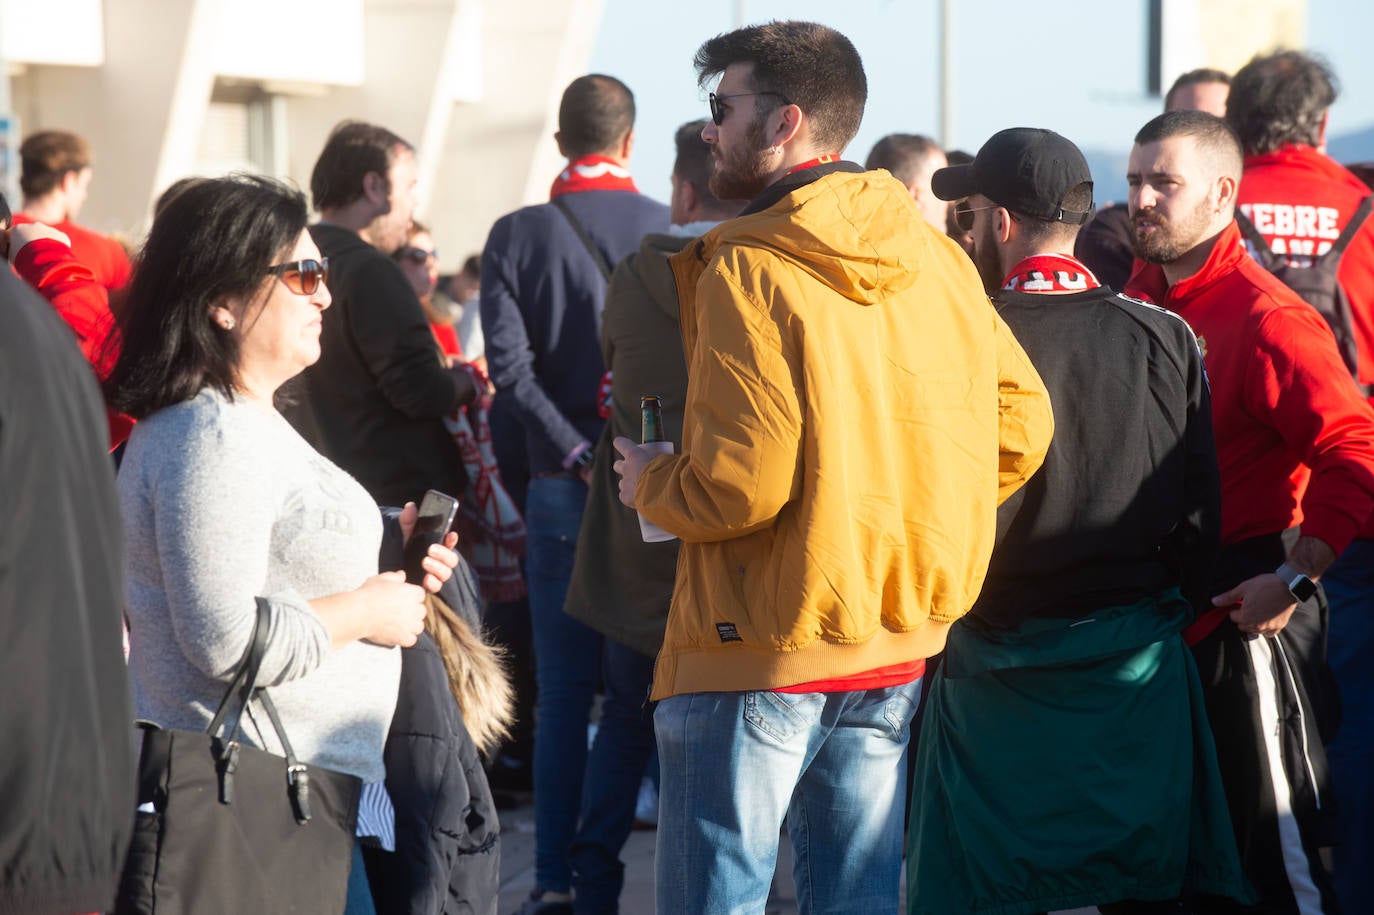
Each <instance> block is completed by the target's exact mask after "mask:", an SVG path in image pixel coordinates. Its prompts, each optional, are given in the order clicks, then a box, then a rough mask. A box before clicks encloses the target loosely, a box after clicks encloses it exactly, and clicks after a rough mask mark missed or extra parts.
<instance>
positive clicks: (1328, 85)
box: [1226, 51, 1339, 156]
mask: <svg viewBox="0 0 1374 915" xmlns="http://www.w3.org/2000/svg"><path fill="white" fill-rule="evenodd" d="M1338 91H1339V90H1338V87H1337V85H1336V74H1335V73H1333V72H1332V70H1331V67H1330V66H1329V65H1328V64H1327V63H1326V61H1324V60H1322V59H1321V58H1320V57H1316V56H1313V55H1311V54H1304V53H1302V52H1301V51H1278V52H1276V53H1274V54H1259V55H1256V56H1255V57H1253V58H1251V60H1250V62H1249V63H1248V64H1246V65H1245V66H1243V67H1241V68H1240V71H1239V72H1237V73H1236V75H1235V76H1234V77H1232V78H1231V94H1230V95H1229V96H1227V99H1226V121H1227V123H1229V124H1230V125H1231V127H1232V129H1234V130H1235V132H1236V135H1237V136H1239V137H1240V143H1241V147H1242V148H1243V149H1244V150H1245V154H1246V155H1248V156H1249V155H1258V154H1261V153H1270V152H1274V151H1275V150H1278V149H1281V148H1282V147H1284V146H1287V145H1289V144H1290V143H1304V144H1306V145H1308V146H1316V145H1318V144H1319V143H1320V142H1321V133H1322V117H1323V116H1324V115H1325V114H1326V110H1327V109H1328V108H1330V107H1331V105H1332V103H1333V102H1335V101H1336V94H1337V92H1338Z"/></svg>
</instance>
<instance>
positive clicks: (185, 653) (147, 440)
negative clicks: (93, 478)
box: [119, 389, 401, 782]
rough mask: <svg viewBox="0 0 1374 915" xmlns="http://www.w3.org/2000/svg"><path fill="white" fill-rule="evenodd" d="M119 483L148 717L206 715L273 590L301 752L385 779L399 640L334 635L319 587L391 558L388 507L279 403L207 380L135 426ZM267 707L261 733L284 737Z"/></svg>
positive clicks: (266, 668)
mask: <svg viewBox="0 0 1374 915" xmlns="http://www.w3.org/2000/svg"><path fill="white" fill-rule="evenodd" d="M119 494H120V503H121V508H122V510H123V518H124V538H125V545H126V550H127V560H126V561H127V570H126V580H127V586H126V592H125V599H126V600H125V603H126V607H127V612H128V616H129V627H130V633H129V668H130V672H131V675H132V679H133V688H134V704H135V709H136V713H137V715H138V717H139V718H142V719H146V720H149V721H152V722H154V723H156V724H158V725H160V726H162V727H168V728H185V729H194V730H204V729H205V728H206V727H207V726H208V725H209V723H210V719H211V717H212V716H213V715H214V711H215V708H216V707H217V705H218V704H219V701H220V699H221V698H222V696H223V694H224V690H225V686H226V682H227V680H228V679H229V677H230V676H231V674H232V673H233V670H234V668H235V667H236V665H237V664H238V662H239V660H240V659H241V658H242V657H243V653H244V650H245V649H246V647H247V644H248V639H249V636H250V634H251V633H252V630H253V621H254V618H255V615H256V602H255V597H256V596H258V595H261V596H263V597H266V598H268V600H269V602H270V604H271V607H272V613H271V629H270V633H269V642H268V648H267V653H266V656H265V657H264V659H263V663H262V670H261V674H260V677H259V683H260V684H261V685H266V686H270V687H271V695H272V697H273V701H274V702H275V703H276V705H277V709H278V711H279V712H280V713H281V718H282V724H283V726H284V728H285V730H286V734H287V737H288V738H289V739H290V740H291V744H292V747H293V749H294V750H295V751H296V755H297V756H298V757H300V758H301V759H302V760H304V761H306V762H310V763H314V764H317V765H322V766H328V767H329V768H332V769H338V770H340V771H343V772H349V773H352V774H354V775H357V776H359V777H360V778H362V779H364V780H365V781H369V782H380V781H382V780H383V778H384V777H385V770H384V769H383V766H382V745H383V743H384V742H385V740H386V733H387V729H388V727H390V724H391V715H392V712H393V710H394V709H395V706H396V693H397V688H398V685H399V683H400V673H401V656H400V652H399V651H398V650H396V649H386V648H379V647H376V646H373V645H368V644H364V643H362V642H354V643H353V644H351V645H348V646H346V647H344V648H342V649H340V650H338V651H331V649H330V640H329V634H328V632H327V631H326V630H325V627H324V624H323V623H322V622H321V621H320V619H319V618H318V617H317V616H315V614H314V613H313V612H312V611H311V609H310V606H309V604H307V603H306V601H308V600H312V599H314V598H318V597H324V596H326V595H329V594H336V593H339V592H342V591H349V590H352V589H354V588H357V587H358V586H359V585H361V584H362V583H363V581H364V580H366V579H367V578H368V577H369V576H371V575H373V574H376V572H377V550H378V546H379V544H380V542H381V517H380V515H379V513H378V511H377V506H376V504H375V503H373V501H372V499H371V498H370V497H369V496H368V494H367V492H366V491H365V490H364V489H363V488H362V487H361V486H360V485H359V484H358V483H357V482H356V481H355V480H353V478H352V477H350V476H349V475H348V474H346V473H344V472H343V471H342V470H340V469H339V468H338V467H336V466H334V465H333V464H331V463H330V462H329V461H327V460H326V459H325V458H323V457H322V456H320V455H319V454H318V453H317V452H316V451H315V450H314V449H312V448H311V447H310V446H309V445H308V444H307V443H306V442H305V440H304V439H302V438H301V437H300V436H299V435H298V434H297V433H296V431H295V430H294V429H292V428H291V426H290V425H289V424H288V423H287V422H286V420H284V419H282V418H281V417H280V416H278V415H276V414H275V413H272V414H269V413H267V412H265V411H263V410H261V409H259V408H257V407H254V406H252V405H251V404H249V403H247V402H246V401H244V400H242V399H239V400H236V401H232V402H231V401H229V400H227V399H226V398H225V397H223V396H222V395H220V394H218V393H216V392H214V391H212V390H209V389H207V390H205V391H202V392H201V393H200V394H199V395H198V396H196V397H195V398H193V399H191V400H189V401H186V402H184V403H180V404H177V405H175V406H171V407H167V408H165V409H162V410H159V411H158V412H157V413H155V414H153V415H152V416H150V417H148V418H147V419H145V420H143V421H142V422H140V423H139V424H138V425H137V426H135V427H134V431H133V434H132V436H131V437H130V439H129V447H128V451H127V453H126V454H125V457H124V463H123V466H122V467H121V469H120V473H119ZM253 711H254V710H251V709H250V715H251V713H252V712H253ZM256 712H257V714H256V715H255V716H253V720H251V721H250V718H249V717H247V716H246V717H245V719H244V729H245V731H246V737H247V740H248V741H249V742H250V743H253V744H256V745H257V746H265V747H267V748H268V749H270V750H272V751H273V752H278V753H279V752H281V748H280V746H279V744H278V742H277V740H276V736H275V734H273V733H272V728H271V724H270V723H269V722H268V720H267V716H266V715H265V714H263V713H262V712H261V710H256ZM257 722H260V723H261V725H262V728H261V729H259V728H258V727H257V726H256V724H257ZM263 732H265V733H266V739H265V740H264V737H263Z"/></svg>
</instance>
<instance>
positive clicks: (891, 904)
mask: <svg viewBox="0 0 1374 915" xmlns="http://www.w3.org/2000/svg"><path fill="white" fill-rule="evenodd" d="M920 692H921V682H920V681H919V680H917V681H915V682H913V683H908V684H905V685H903V686H892V687H886V688H883V689H870V690H866V691H862V692H850V693H801V694H788V693H774V692H766V691H764V692H747V693H689V694H686V695H681V696H673V697H672V698H669V699H664V700H663V701H662V702H660V703H659V704H658V710H657V711H656V712H655V713H654V727H655V729H656V731H657V735H658V753H659V767H660V771H661V773H662V785H661V787H660V789H659V822H658V849H657V853H656V855H655V858H656V861H655V877H656V881H657V885H656V896H657V905H658V911H659V913H660V915H687V913H695V912H700V913H710V915H723V913H732V915H734V913H739V915H743V913H750V915H753V913H757V912H762V911H763V909H764V905H765V903H766V902H767V899H768V887H769V884H770V883H771V881H772V876H773V870H774V866H775V863H776V859H777V851H778V832H779V830H780V829H781V827H782V824H783V820H784V818H785V819H786V822H787V829H788V833H789V835H790V836H791V838H792V847H793V855H794V863H793V869H792V872H793V876H794V877H795V878H796V883H797V904H798V909H799V911H800V912H801V913H802V915H809V913H812V912H828V913H846V912H853V913H855V915H859V913H863V915H877V913H884V912H890V913H895V912H896V911H897V905H898V893H899V890H900V881H901V869H902V816H903V813H904V810H903V804H904V803H905V800H906V761H905V758H904V754H905V752H906V747H907V742H908V739H909V736H910V723H911V716H912V714H913V712H914V711H915V709H916V701H917V699H918V698H919V696H920Z"/></svg>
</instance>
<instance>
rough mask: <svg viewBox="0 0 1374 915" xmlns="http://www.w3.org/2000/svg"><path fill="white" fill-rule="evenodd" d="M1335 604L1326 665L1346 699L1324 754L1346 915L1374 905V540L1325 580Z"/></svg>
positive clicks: (1349, 550)
mask: <svg viewBox="0 0 1374 915" xmlns="http://www.w3.org/2000/svg"><path fill="white" fill-rule="evenodd" d="M1322 588H1323V589H1325V591H1326V599H1327V602H1328V603H1330V604H1331V626H1330V635H1329V637H1328V641H1327V659H1328V661H1329V662H1330V664H1331V670H1332V672H1333V673H1334V674H1335V675H1336V685H1337V686H1338V687H1339V688H1340V693H1341V726H1340V730H1338V731H1337V732H1336V739H1335V740H1333V741H1332V742H1331V743H1330V745H1328V746H1327V748H1326V758H1327V762H1328V763H1329V764H1330V766H1331V778H1332V781H1333V783H1334V787H1335V790H1336V811H1337V815H1338V816H1339V818H1340V820H1339V823H1340V825H1339V830H1340V832H1339V834H1338V842H1337V845H1336V849H1335V853H1336V858H1335V875H1334V876H1335V880H1334V883H1335V886H1336V896H1337V898H1339V899H1340V903H1341V908H1342V909H1344V910H1345V911H1347V912H1360V911H1365V910H1366V909H1365V907H1366V906H1368V905H1369V904H1370V902H1371V900H1374V869H1371V866H1370V865H1371V864H1374V540H1356V541H1354V542H1352V543H1351V544H1350V546H1348V547H1346V548H1345V552H1343V553H1341V556H1340V558H1339V559H1337V560H1336V561H1335V562H1334V563H1332V565H1331V567H1330V568H1329V569H1327V570H1326V574H1324V575H1323V576H1322Z"/></svg>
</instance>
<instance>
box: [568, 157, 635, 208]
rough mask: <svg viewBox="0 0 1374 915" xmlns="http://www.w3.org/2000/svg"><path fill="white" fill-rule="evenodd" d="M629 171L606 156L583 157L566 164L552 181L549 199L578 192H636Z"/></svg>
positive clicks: (633, 180)
mask: <svg viewBox="0 0 1374 915" xmlns="http://www.w3.org/2000/svg"><path fill="white" fill-rule="evenodd" d="M638 190H639V188H637V187H635V179H634V178H631V177H630V170H629V169H627V168H626V167H625V166H623V165H621V164H620V163H619V162H617V161H615V160H614V159H609V158H607V157H606V156H583V157H582V158H580V159H575V160H574V161H572V162H569V163H568V167H567V168H565V169H563V171H561V172H559V173H558V177H557V178H555V179H554V180H553V188H552V189H550V191H549V197H550V198H551V199H552V198H554V197H561V196H562V195H564V194H576V193H578V192H579V191H638Z"/></svg>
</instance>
